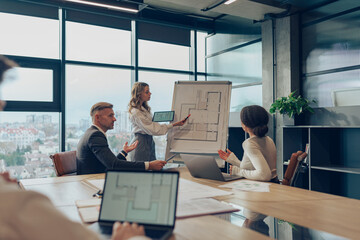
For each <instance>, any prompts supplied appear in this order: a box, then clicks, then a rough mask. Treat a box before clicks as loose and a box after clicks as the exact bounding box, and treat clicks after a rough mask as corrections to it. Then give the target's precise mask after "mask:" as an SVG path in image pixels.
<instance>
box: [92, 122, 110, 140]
mask: <svg viewBox="0 0 360 240" xmlns="http://www.w3.org/2000/svg"><path fill="white" fill-rule="evenodd" d="M93 126H94V127H96V128H97V129H98V130H99V131H100V132H102V133H103V134H104V135H105V137H107V136H106V133H105V132H104V131H103V130H102V129H101V128H100V127H99V126H96V125H95V124H93Z"/></svg>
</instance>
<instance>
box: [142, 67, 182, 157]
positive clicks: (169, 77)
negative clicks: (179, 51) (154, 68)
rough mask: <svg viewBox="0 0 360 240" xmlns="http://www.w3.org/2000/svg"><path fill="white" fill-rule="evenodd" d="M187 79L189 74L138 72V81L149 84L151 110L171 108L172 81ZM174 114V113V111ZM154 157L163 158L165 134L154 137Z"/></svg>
mask: <svg viewBox="0 0 360 240" xmlns="http://www.w3.org/2000/svg"><path fill="white" fill-rule="evenodd" d="M180 80H182V81H184V80H185V81H186V80H189V75H185V74H174V73H159V72H147V71H140V72H139V81H140V82H146V83H147V84H149V87H150V92H151V99H150V101H149V106H150V107H151V111H152V112H156V111H167V110H171V107H172V96H173V92H174V83H175V82H176V81H180ZM175 114H176V113H175ZM154 141H155V144H156V145H155V146H156V158H157V159H165V150H166V136H158V137H154Z"/></svg>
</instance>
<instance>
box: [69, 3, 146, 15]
mask: <svg viewBox="0 0 360 240" xmlns="http://www.w3.org/2000/svg"><path fill="white" fill-rule="evenodd" d="M65 1H68V2H74V3H81V4H86V5H91V6H96V7H104V8H108V9H114V10H120V11H127V12H133V13H137V12H139V10H138V9H133V8H127V7H120V6H114V5H108V4H103V3H96V2H89V1H82V0H65Z"/></svg>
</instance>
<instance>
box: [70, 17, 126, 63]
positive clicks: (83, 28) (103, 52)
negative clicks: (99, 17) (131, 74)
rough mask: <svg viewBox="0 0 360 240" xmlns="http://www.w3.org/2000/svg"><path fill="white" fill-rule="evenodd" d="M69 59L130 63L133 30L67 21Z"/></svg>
mask: <svg viewBox="0 0 360 240" xmlns="http://www.w3.org/2000/svg"><path fill="white" fill-rule="evenodd" d="M66 57H67V59H68V60H76V61H86V62H99V63H111V64H121V65H130V64H131V32H130V31H125V30H120V29H115V28H107V27H99V26H94V25H89V24H82V23H76V22H66Z"/></svg>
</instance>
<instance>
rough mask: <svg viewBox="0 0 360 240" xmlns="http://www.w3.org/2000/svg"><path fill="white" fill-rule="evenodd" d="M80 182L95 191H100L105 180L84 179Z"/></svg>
mask: <svg viewBox="0 0 360 240" xmlns="http://www.w3.org/2000/svg"><path fill="white" fill-rule="evenodd" d="M81 182H82V183H84V184H86V185H87V186H89V187H91V188H93V189H95V190H101V191H102V190H103V189H104V183H105V179H85V180H83V181H81Z"/></svg>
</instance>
